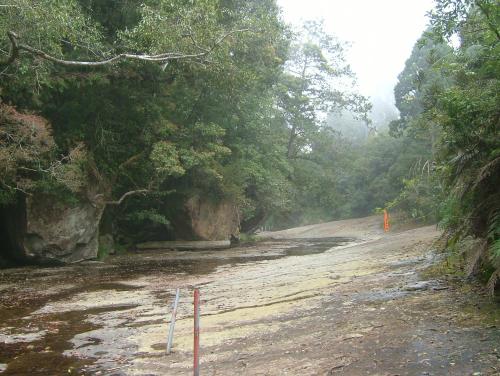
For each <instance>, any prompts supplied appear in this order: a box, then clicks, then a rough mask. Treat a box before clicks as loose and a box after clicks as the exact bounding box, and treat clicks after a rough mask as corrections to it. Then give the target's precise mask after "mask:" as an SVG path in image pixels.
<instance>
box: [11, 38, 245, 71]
mask: <svg viewBox="0 0 500 376" xmlns="http://www.w3.org/2000/svg"><path fill="white" fill-rule="evenodd" d="M246 31H250V29H237V30H232V31H229V32H227V33H225V34H223V35H222V36H221V37H220V38H218V39H217V40H216V41H215V42H214V44H213V45H212V46H211V47H210V48H203V47H201V46H199V45H198V43H197V42H196V41H195V39H194V38H193V37H192V36H190V39H191V40H192V42H193V45H194V46H195V47H196V48H197V49H198V50H199V51H200V52H198V53H182V52H166V53H162V54H156V55H148V54H130V53H123V54H119V55H116V56H113V57H110V58H108V59H104V60H100V61H78V60H64V59H59V58H57V57H54V56H52V55H49V54H48V53H46V52H45V51H42V50H40V49H38V48H35V47H32V46H29V45H27V44H24V43H19V40H18V36H17V34H16V33H14V32H13V31H9V32H7V36H8V38H9V40H10V43H11V48H10V54H9V57H8V58H7V60H6V61H5V62H3V63H2V65H10V64H12V63H13V62H14V61H15V60H16V59H18V58H19V53H20V52H21V51H24V52H27V53H29V54H31V55H34V56H37V57H39V58H42V59H44V60H47V61H50V62H53V63H55V64H60V65H65V66H79V67H99V66H103V65H108V64H114V63H117V62H119V61H123V60H139V61H148V62H157V63H162V64H165V63H168V62H169V61H171V60H189V59H193V60H196V59H201V58H203V57H206V56H207V55H209V54H210V53H211V52H212V51H213V50H215V49H216V48H217V47H218V46H219V45H220V44H221V43H222V42H223V41H224V40H225V39H226V38H228V37H229V36H231V35H233V34H237V33H243V32H246Z"/></svg>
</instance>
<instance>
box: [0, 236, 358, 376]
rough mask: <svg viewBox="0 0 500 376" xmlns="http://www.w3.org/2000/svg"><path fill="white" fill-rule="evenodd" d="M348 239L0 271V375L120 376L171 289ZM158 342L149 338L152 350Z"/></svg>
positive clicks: (163, 318)
mask: <svg viewBox="0 0 500 376" xmlns="http://www.w3.org/2000/svg"><path fill="white" fill-rule="evenodd" d="M353 241H354V239H351V238H322V239H296V240H270V241H266V242H260V243H256V244H253V245H249V246H241V247H236V248H232V249H230V250H214V251H183V252H177V251H150V252H141V253H135V254H127V255H123V256H117V257H114V258H110V259H109V260H108V261H107V262H106V263H98V262H96V263H94V262H91V263H82V264H77V265H70V266H63V267H50V268H36V267H26V268H16V269H5V270H2V271H0V303H1V305H0V317H1V322H0V364H3V368H5V367H7V368H6V370H5V371H4V372H3V373H2V375H37V374H38V375H60V374H95V372H99V370H106V372H107V373H106V374H113V372H115V373H116V374H120V372H121V371H120V369H122V368H121V367H122V366H123V365H124V364H125V363H127V361H128V360H129V359H130V357H136V356H138V355H140V353H141V351H143V349H141V348H140V345H138V344H137V340H134V338H140V337H141V336H142V335H143V334H144V333H142V331H146V332H147V330H150V329H151V328H155V327H157V326H158V325H161V326H164V327H165V328H166V327H167V326H166V325H167V324H166V323H167V321H168V315H169V312H170V307H169V304H170V301H171V299H172V294H173V291H174V288H175V287H178V286H179V285H180V286H181V287H182V286H184V287H186V288H190V286H192V284H196V285H197V286H200V285H201V286H203V284H204V282H203V278H204V276H205V277H209V276H210V275H211V274H213V273H215V272H216V271H218V270H223V271H224V270H231V268H232V267H233V266H237V265H244V264H248V263H252V264H257V265H259V263H263V264H265V263H266V262H268V261H270V260H277V259H281V258H285V257H297V256H307V255H317V254H320V253H323V252H326V251H328V250H332V248H335V247H339V246H344V245H346V244H349V243H351V242H353ZM156 283H157V284H158V285H155V284H156ZM207 283H209V282H207ZM285 298H286V297H285ZM299 298H300V297H299ZM290 299H292V300H293V299H294V297H293V296H292V297H290ZM184 307H185V308H184V311H183V310H181V312H180V316H181V317H182V316H184V317H189V312H188V311H189V304H184ZM218 309H223V307H218ZM261 310H262V309H261ZM226 311H227V312H230V308H227V309H226ZM162 347H163V345H162V344H161V343H156V344H153V346H152V349H155V348H157V349H158V350H162ZM1 369H2V366H0V370H1ZM110 372H111V373H110Z"/></svg>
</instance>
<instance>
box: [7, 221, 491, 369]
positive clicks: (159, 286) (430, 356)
mask: <svg viewBox="0 0 500 376" xmlns="http://www.w3.org/2000/svg"><path fill="white" fill-rule="evenodd" d="M301 231H302V230H301ZM321 232H322V234H321V235H322V236H327V237H324V238H321V237H320V238H317V237H316V236H317V232H316V233H314V229H313V231H312V233H310V234H311V235H312V236H311V238H309V239H308V238H296V239H277V240H267V241H263V242H259V243H256V244H254V245H250V246H241V247H238V248H233V249H229V250H217V251H197V252H189V251H154V252H153V251H148V252H144V251H143V252H141V253H140V254H129V255H124V256H116V257H114V258H112V259H110V260H109V261H108V262H106V263H86V264H84V265H81V264H80V265H72V266H65V267H62V268H44V269H37V268H19V269H7V270H3V271H0V303H1V306H0V316H1V317H2V322H1V325H0V363H2V364H5V365H6V369H5V370H4V371H3V372H2V375H3V374H5V375H8V374H10V375H14V374H16V375H22V374H39V375H47V374H54V375H56V374H80V375H81V374H89V375H95V374H103V375H184V374H185V375H188V374H191V373H192V370H191V365H192V321H193V318H192V290H193V288H194V287H199V288H200V290H201V298H202V308H201V309H202V318H201V327H202V330H201V345H202V348H201V354H202V356H201V366H202V371H203V374H209V375H211V374H217V375H235V374H238V375H282V374H289V375H334V374H347V375H366V374H380V375H395V374H398V375H422V374H427V375H443V374H448V375H472V374H474V373H476V374H478V372H479V374H482V375H496V374H498V370H499V369H500V361H499V359H500V353H499V351H500V349H499V345H498V344H499V343H500V333H499V332H500V331H499V329H498V328H499V325H500V323H499V321H498V316H495V315H494V314H493V313H492V312H495V310H498V305H494V304H493V303H488V302H487V300H486V299H484V298H483V297H481V296H480V295H479V294H477V291H475V290H470V291H464V290H463V289H461V288H459V286H455V285H449V284H448V283H447V282H444V281H440V280H433V279H428V278H423V277H422V275H421V272H422V270H424V269H425V268H427V267H428V266H429V265H431V264H432V263H434V262H435V261H436V260H437V257H436V254H435V251H434V250H433V241H434V240H435V239H436V237H437V236H438V235H439V234H438V233H437V232H436V231H435V230H434V228H432V227H425V228H420V229H415V230H410V231H405V232H401V233H397V234H389V235H384V234H383V233H381V232H378V230H377V229H374V230H373V231H371V232H370V233H364V234H360V233H354V232H353V233H352V234H348V233H342V234H341V236H342V237H341V238H340V237H335V235H336V234H338V233H339V232H336V231H331V232H327V231H326V230H325V228H324V227H322V229H321ZM301 234H302V235H307V232H301ZM347 235H352V236H347ZM339 236H340V235H339ZM315 237H316V238H315ZM177 287H179V288H180V289H181V299H180V304H179V311H178V316H177V317H178V319H177V324H176V332H175V338H174V347H173V353H172V354H171V355H166V354H165V346H166V335H167V332H168V321H169V318H170V311H171V303H172V299H173V295H174V293H175V289H176V288H177ZM495 372H496V373H495Z"/></svg>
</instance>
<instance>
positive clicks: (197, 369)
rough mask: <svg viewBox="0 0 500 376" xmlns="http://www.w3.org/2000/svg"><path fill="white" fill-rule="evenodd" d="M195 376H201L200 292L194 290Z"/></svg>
mask: <svg viewBox="0 0 500 376" xmlns="http://www.w3.org/2000/svg"><path fill="white" fill-rule="evenodd" d="M193 374H194V376H200V290H199V289H194V364H193Z"/></svg>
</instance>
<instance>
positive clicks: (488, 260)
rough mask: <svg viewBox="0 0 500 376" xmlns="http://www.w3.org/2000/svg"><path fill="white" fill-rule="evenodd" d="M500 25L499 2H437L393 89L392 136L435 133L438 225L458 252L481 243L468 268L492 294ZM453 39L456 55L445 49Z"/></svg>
mask: <svg viewBox="0 0 500 376" xmlns="http://www.w3.org/2000/svg"><path fill="white" fill-rule="evenodd" d="M499 22H500V12H499V7H498V2H497V1H489V0H481V1H468V0H438V1H436V9H435V11H433V12H432V13H431V25H432V30H431V31H430V32H429V33H427V35H426V36H425V37H424V38H423V39H422V40H421V42H420V43H419V45H417V46H416V47H415V49H414V51H413V53H412V57H411V58H410V59H409V60H408V62H407V66H406V68H405V71H406V73H405V72H403V73H402V75H401V76H400V83H399V84H398V86H397V87H396V93H399V98H400V99H399V102H398V107H399V108H400V110H401V111H402V117H401V120H400V121H398V122H395V123H393V124H392V131H393V132H394V133H398V132H399V133H401V132H404V133H405V134H412V135H421V134H422V131H425V130H432V131H433V132H432V133H430V136H431V139H432V151H433V154H432V157H433V161H434V162H435V168H433V169H432V171H433V174H432V175H433V179H432V181H435V182H436V183H437V184H438V186H440V187H442V188H440V190H442V192H443V193H442V194H440V193H439V190H438V191H436V192H434V190H433V189H431V190H430V191H428V192H429V194H430V195H431V196H430V197H433V198H434V200H438V201H442V202H443V204H442V205H441V207H440V217H441V222H440V223H441V226H442V227H443V228H444V229H445V230H446V231H447V233H448V234H449V244H450V245H453V246H454V247H455V248H456V249H457V250H458V249H460V248H463V244H465V243H464V242H465V239H469V238H471V237H472V238H475V239H479V241H478V242H476V243H474V244H476V245H475V246H474V247H475V253H474V257H473V258H472V259H471V260H469V261H468V262H469V264H470V265H469V266H468V267H467V268H468V270H471V271H474V270H477V271H478V273H483V274H485V275H488V276H491V277H490V281H489V283H488V286H489V288H490V290H491V291H493V290H494V288H495V284H496V282H497V278H498V275H499V271H498V269H497V270H495V268H492V266H491V265H494V266H495V267H496V268H498V265H499V260H498V257H499V255H498V239H499V233H498V230H497V229H498V223H499V222H500V221H499V219H498V218H499V216H498V212H499V210H500V207H499V203H500V196H499V193H498V192H499V191H498V186H499V184H500V181H499V177H500V158H499V150H500V137H499V134H500V133H499V128H498V127H499V118H500V113H499V108H500V90H499V87H500V85H499V78H500V77H499V74H500V64H499V61H500V59H499V58H500V49H499V46H498V41H499V40H500V34H499V32H498V27H499ZM456 37H459V39H460V45H459V46H458V47H457V48H455V49H452V48H451V47H447V46H446V45H443V43H446V42H449V41H450V39H451V38H456ZM429 48H431V50H429ZM432 51H434V53H433V54H434V56H432V55H431V52H432ZM412 60H413V61H414V62H416V66H415V67H418V69H413V68H412V64H413V65H414V63H412ZM419 61H420V63H419ZM412 72H413V73H412ZM408 73H409V74H408ZM410 182H411V181H410ZM417 183H418V184H420V182H418V181H415V182H411V186H413V185H415V184H417ZM430 188H432V186H430ZM406 190H407V189H406ZM403 193H404V191H403ZM440 197H443V198H444V200H440ZM415 206H416V205H415ZM481 239H483V240H481ZM478 264H481V266H482V268H478V267H477V265H478Z"/></svg>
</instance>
